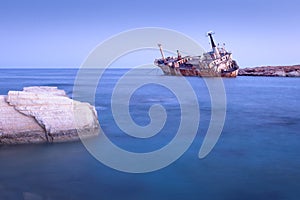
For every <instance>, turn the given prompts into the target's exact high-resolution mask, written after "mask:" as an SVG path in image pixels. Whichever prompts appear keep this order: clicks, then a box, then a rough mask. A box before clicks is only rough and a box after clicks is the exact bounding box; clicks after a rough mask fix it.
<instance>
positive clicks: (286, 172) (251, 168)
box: [0, 69, 300, 200]
mask: <svg viewBox="0 0 300 200" xmlns="http://www.w3.org/2000/svg"><path fill="white" fill-rule="evenodd" d="M125 72H126V70H109V71H108V72H106V74H105V76H104V77H103V79H102V80H101V81H100V84H99V86H98V88H97V92H96V97H95V98H96V105H95V106H96V109H97V112H98V115H99V121H100V124H101V126H102V128H103V130H104V131H105V133H106V134H108V136H109V138H110V139H111V140H112V141H113V142H114V143H115V144H117V145H118V146H120V147H122V148H124V149H127V150H130V151H134V152H149V151H153V150H155V149H159V148H161V147H163V146H164V145H165V144H167V143H168V142H169V141H170V140H172V138H173V137H174V133H176V130H177V128H178V120H179V117H178V116H179V115H180V108H179V106H178V101H177V100H176V97H175V96H174V94H172V93H171V92H169V91H168V90H167V89H166V88H163V87H161V86H158V85H155V84H152V85H151V84H150V85H147V86H145V87H143V88H140V89H139V90H138V91H137V92H136V93H135V94H134V96H133V97H132V99H131V102H130V112H131V115H132V118H133V119H134V121H135V122H136V123H137V124H140V125H146V124H148V123H149V122H150V119H149V116H148V114H147V111H148V109H149V107H150V106H151V105H152V104H153V103H161V104H162V105H163V106H164V107H165V108H166V110H167V111H168V120H167V121H166V124H165V126H166V127H165V128H164V129H163V130H162V132H161V133H160V134H158V135H157V136H155V137H153V138H149V139H144V140H140V139H136V138H131V137H128V136H125V135H124V134H123V133H122V131H121V130H120V129H119V128H118V126H117V125H116V123H115V122H114V120H113V116H112V113H111V106H110V100H111V93H112V88H113V87H114V85H115V83H116V81H117V80H118V79H119V78H120V76H121V75H123V73H125ZM76 73H77V71H76V70H74V69H26V70H24V69H23V70H21V69H12V70H7V69H1V70H0V94H6V93H7V92H8V90H21V89H22V88H23V87H24V86H33V85H48V86H49V85H50V86H58V87H59V88H60V89H63V90H65V91H66V92H67V94H68V95H69V96H72V90H73V84H74V79H75V77H76ZM145 75H147V76H160V75H159V74H156V72H155V73H153V72H152V73H150V74H148V73H145ZM168 78H169V79H170V80H174V82H176V78H177V77H168ZM187 79H188V81H189V82H190V83H191V85H192V86H193V88H194V91H195V92H196V95H197V97H198V101H199V105H200V113H201V120H200V127H199V130H198V133H197V136H196V139H195V140H194V142H193V143H192V145H191V147H190V148H189V149H188V150H187V151H186V152H185V153H184V154H183V156H181V157H180V158H179V159H178V160H177V161H175V162H174V163H172V164H171V165H169V166H167V167H165V168H163V169H161V170H158V171H154V172H151V173H145V174H129V173H124V172H119V171H116V170H114V169H111V168H109V167H107V166H105V165H103V164H102V163H101V162H99V161H97V160H96V159H95V158H94V157H93V156H91V155H90V154H89V152H88V151H87V150H86V149H85V147H84V146H83V144H82V143H81V142H72V143H64V144H39V145H20V146H1V147H0V163H1V164H0V199H47V200H48V199H213V200H214V199H228V200H229V199H230V200H231V199H275V200H276V199H299V198H300V191H299V188H300V170H299V166H300V145H299V143H300V142H299V141H300V134H299V130H300V123H299V121H300V104H299V100H300V79H298V78H275V77H272V78H271V77H237V78H236V79H223V81H224V85H225V89H226V95H227V113H226V114H227V115H226V121H225V126H224V129H223V132H222V134H221V137H220V139H219V141H218V143H217V144H216V146H215V147H214V148H213V150H212V152H210V154H209V155H208V156H207V157H205V158H204V159H199V158H198V152H199V148H200V146H201V144H202V142H203V137H204V135H205V133H206V131H207V128H208V125H209V119H210V114H211V112H210V106H211V103H210V99H209V95H208V92H207V88H206V86H205V83H204V82H203V80H202V79H200V78H195V77H189V78H187ZM169 113H170V114H169Z"/></svg>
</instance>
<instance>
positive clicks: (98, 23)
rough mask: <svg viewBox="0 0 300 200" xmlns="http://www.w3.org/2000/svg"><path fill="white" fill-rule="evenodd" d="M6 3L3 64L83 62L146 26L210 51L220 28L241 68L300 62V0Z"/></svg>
mask: <svg viewBox="0 0 300 200" xmlns="http://www.w3.org/2000/svg"><path fill="white" fill-rule="evenodd" d="M0 2H1V6H0V36H1V37H0V58H1V59H0V68H11V67H18V68H22V67H24V68H28V67H39V68H49V67H74V68H77V67H80V65H81V64H82V62H83V61H84V60H85V59H86V57H87V56H88V55H89V53H90V52H91V50H93V49H94V48H95V47H96V46H97V45H98V44H100V43H101V42H103V41H105V40H106V39H108V38H110V37H111V36H113V35H116V34H118V33H120V32H123V31H126V30H130V29H135V28H143V27H160V28H167V29H172V30H175V31H178V32H181V33H183V34H185V35H187V36H189V37H191V38H193V39H194V40H195V41H197V42H198V43H199V44H200V45H201V46H203V47H204V48H205V49H206V50H209V49H210V46H209V41H208V38H207V37H205V33H206V32H207V31H210V30H213V31H214V32H215V33H216V34H215V35H214V37H215V40H216V41H217V42H220V43H223V42H225V43H226V48H227V49H228V50H230V51H231V52H232V53H233V57H234V59H236V60H237V62H238V64H239V65H240V67H242V68H244V67H255V66H265V65H293V64H300V56H299V50H298V49H299V47H300V39H299V36H300V26H299V20H300V11H299V8H300V2H299V1H297V0H291V1H289V0H286V1H276V0H275V1H274V0H273V1H271V0H239V1H237V0H215V1H212V0H207V1H202V0H195V1H192V0H181V1H175V0H173V1H170V0H165V1H163V0H147V1H143V0H132V1H117V0H109V1H101V0H99V1H94V0H77V1H76V0H73V1H71V0H51V1H41V0H19V1H17V0H0ZM159 55H160V54H159V53H157V57H159ZM144 56H145V55H144ZM153 56H154V54H149V56H148V57H147V58H145V59H146V60H148V59H149V60H154V59H155V58H154V57H153ZM127 62H128V59H127ZM119 64H120V65H124V63H123V64H122V63H119ZM125 65H126V64H125Z"/></svg>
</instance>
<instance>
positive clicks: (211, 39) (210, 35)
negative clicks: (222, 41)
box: [207, 31, 220, 58]
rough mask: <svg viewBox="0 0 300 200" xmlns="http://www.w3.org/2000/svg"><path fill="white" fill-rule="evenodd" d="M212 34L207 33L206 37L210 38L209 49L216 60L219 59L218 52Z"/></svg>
mask: <svg viewBox="0 0 300 200" xmlns="http://www.w3.org/2000/svg"><path fill="white" fill-rule="evenodd" d="M213 34H214V32H212V31H210V32H208V33H207V36H208V37H209V38H210V43H211V48H212V49H213V51H214V53H215V56H216V58H220V53H219V50H218V48H217V46H216V44H215V42H214V39H213V37H212V35H213Z"/></svg>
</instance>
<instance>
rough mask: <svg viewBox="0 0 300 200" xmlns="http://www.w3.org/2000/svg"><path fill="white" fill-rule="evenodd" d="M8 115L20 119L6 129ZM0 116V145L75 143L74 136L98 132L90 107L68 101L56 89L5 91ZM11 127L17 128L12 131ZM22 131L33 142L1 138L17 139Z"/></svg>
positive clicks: (96, 120) (97, 124) (0, 106)
mask: <svg viewBox="0 0 300 200" xmlns="http://www.w3.org/2000/svg"><path fill="white" fill-rule="evenodd" d="M0 100H1V99H0ZM2 105H3V106H2ZM10 113H14V115H18V116H23V118H21V117H19V118H17V120H14V121H13V122H11V124H10V125H8V122H7V121H9V118H10V117H9V115H10ZM0 116H1V123H0V143H30V142H33V143H34V142H45V141H47V142H61V141H69V140H76V139H79V135H78V133H80V136H83V137H87V136H93V135H97V134H98V129H99V123H98V118H97V112H96V110H95V108H94V107H93V106H91V105H90V104H88V103H82V102H78V101H75V100H72V99H70V98H68V97H67V96H66V94H65V92H64V91H63V90H59V89H57V88H56V87H27V88H24V89H23V91H9V92H8V95H7V96H6V97H5V100H4V97H3V96H2V102H1V104H0ZM15 124H16V127H19V128H17V129H16V128H15V126H14V125H15ZM29 125H31V126H32V127H30V126H29ZM24 131H25V133H26V134H27V135H28V137H29V138H31V137H34V138H35V139H34V140H33V139H32V140H30V139H28V140H25V139H23V140H20V141H19V140H15V139H12V140H11V141H8V139H5V140H4V136H5V137H6V138H7V137H8V136H15V135H20V134H21V133H23V132H24ZM38 131H40V132H38ZM34 133H38V135H34ZM21 135H22V134H21ZM20 137H21V136H20Z"/></svg>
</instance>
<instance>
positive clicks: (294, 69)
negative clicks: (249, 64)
mask: <svg viewBox="0 0 300 200" xmlns="http://www.w3.org/2000/svg"><path fill="white" fill-rule="evenodd" d="M239 76H281V77H300V65H293V66H264V67H253V68H244V69H239Z"/></svg>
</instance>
